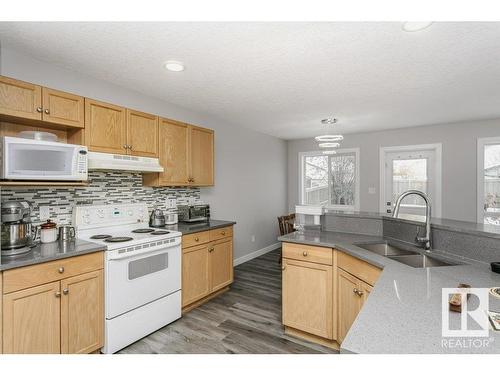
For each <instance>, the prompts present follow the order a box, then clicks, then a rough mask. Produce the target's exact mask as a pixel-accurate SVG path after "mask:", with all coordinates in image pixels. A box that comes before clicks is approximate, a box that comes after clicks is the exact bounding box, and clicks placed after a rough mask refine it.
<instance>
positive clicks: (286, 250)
mask: <svg viewBox="0 0 500 375" xmlns="http://www.w3.org/2000/svg"><path fill="white" fill-rule="evenodd" d="M282 254H283V259H282V314H283V317H282V321H283V325H284V326H285V330H286V332H287V333H289V334H292V335H295V336H299V337H301V338H304V339H306V340H310V341H314V342H317V343H320V344H323V345H327V346H331V347H334V348H338V344H340V343H341V342H342V341H343V340H344V338H345V337H346V335H347V332H348V331H349V329H350V328H351V325H352V324H353V322H354V320H355V319H356V317H357V315H358V313H359V312H360V310H361V308H362V306H363V304H364V302H365V301H366V299H367V298H368V295H369V294H370V292H371V290H372V285H373V284H374V283H375V281H376V280H377V278H378V276H379V274H380V272H381V271H380V269H379V268H377V267H375V266H372V265H371V264H368V263H367V262H365V261H362V260H360V259H357V258H355V257H352V256H350V255H347V254H345V253H343V252H341V251H338V250H336V249H332V248H326V247H319V246H309V245H301V244H295V243H283V248H282Z"/></svg>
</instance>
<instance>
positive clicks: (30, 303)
mask: <svg viewBox="0 0 500 375" xmlns="http://www.w3.org/2000/svg"><path fill="white" fill-rule="evenodd" d="M3 303H4V306H3V330H4V332H3V346H4V347H3V349H4V353H15V354H36V353H47V354H56V353H60V352H61V341H60V340H61V335H60V308H61V299H60V285H59V282H58V281H56V282H53V283H50V284H44V285H40V286H36V287H33V288H28V289H24V290H21V291H18V292H13V293H9V294H5V295H4V296H3Z"/></svg>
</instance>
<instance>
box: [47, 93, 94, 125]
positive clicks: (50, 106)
mask: <svg viewBox="0 0 500 375" xmlns="http://www.w3.org/2000/svg"><path fill="white" fill-rule="evenodd" d="M42 103H43V121H45V122H51V123H54V124H62V125H67V126H71V127H75V128H83V127H84V126H85V122H84V118H85V117H84V108H85V105H84V98H83V97H81V96H78V95H73V94H69V93H67V92H62V91H57V90H52V89H49V88H46V87H43V88H42Z"/></svg>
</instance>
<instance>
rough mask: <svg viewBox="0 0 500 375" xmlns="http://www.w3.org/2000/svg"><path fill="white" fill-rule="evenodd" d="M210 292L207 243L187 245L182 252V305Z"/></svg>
mask: <svg viewBox="0 0 500 375" xmlns="http://www.w3.org/2000/svg"><path fill="white" fill-rule="evenodd" d="M209 293H210V266H209V252H208V244H205V245H199V246H194V247H189V248H187V249H183V252H182V306H183V307H184V306H188V305H190V304H191V303H193V302H195V301H198V300H199V299H201V298H203V297H205V296H207V295H208V294H209Z"/></svg>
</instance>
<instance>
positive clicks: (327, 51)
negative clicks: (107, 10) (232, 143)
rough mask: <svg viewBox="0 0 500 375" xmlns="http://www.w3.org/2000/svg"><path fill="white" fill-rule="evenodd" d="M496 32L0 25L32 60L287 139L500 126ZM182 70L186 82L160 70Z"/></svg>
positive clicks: (481, 27)
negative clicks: (180, 66) (492, 121)
mask: <svg viewBox="0 0 500 375" xmlns="http://www.w3.org/2000/svg"><path fill="white" fill-rule="evenodd" d="M499 40H500V23H477V22H471V23H444V22H443V23H434V24H433V25H432V26H431V27H429V28H427V29H425V30H423V31H421V32H415V33H407V32H404V31H402V30H401V24H400V23H395V22H380V23H368V22H367V23H364V22H353V23H338V22H334V23H8V22H3V23H0V42H1V43H2V44H4V45H6V46H10V47H12V48H14V49H17V50H20V51H24V52H27V53H29V54H31V55H33V56H36V57H37V58H39V59H41V60H45V61H49V62H52V63H55V64H58V65H60V66H64V67H66V68H69V69H73V70H78V71H80V72H84V73H86V74H88V75H90V76H93V77H96V78H99V79H102V80H106V81H111V82H113V83H116V84H118V85H121V86H124V87H127V88H131V89H134V90H137V91H140V92H143V93H146V94H148V95H151V96H155V97H158V98H161V99H164V100H166V101H168V102H171V103H174V104H177V105H180V106H182V107H185V108H191V109H193V110H196V111H199V112H206V113H210V114H213V115H216V116H218V117H219V118H223V119H226V120H227V122H229V123H232V124H234V125H235V126H245V127H249V128H252V129H255V130H257V131H260V132H263V133H267V134H271V135H274V136H277V137H281V138H285V139H293V138H303V137H311V136H314V135H317V134H319V133H321V131H322V130H323V129H324V125H321V124H320V122H319V121H320V119H322V118H325V117H328V116H330V115H334V116H335V117H337V118H338V119H339V123H338V129H339V131H341V132H344V133H349V132H359V131H369V130H378V129H390V128H401V127H407V126H417V125H427V124H436V123H442V122H451V121H460V120H471V119H485V118H494V117H500V86H499V84H500V63H499V62H500V48H499V46H500V45H499ZM169 59H173V60H181V61H183V62H184V63H185V65H186V70H185V71H184V72H182V73H171V72H167V71H166V70H165V69H164V68H163V66H162V65H163V62H164V61H166V60H169Z"/></svg>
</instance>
